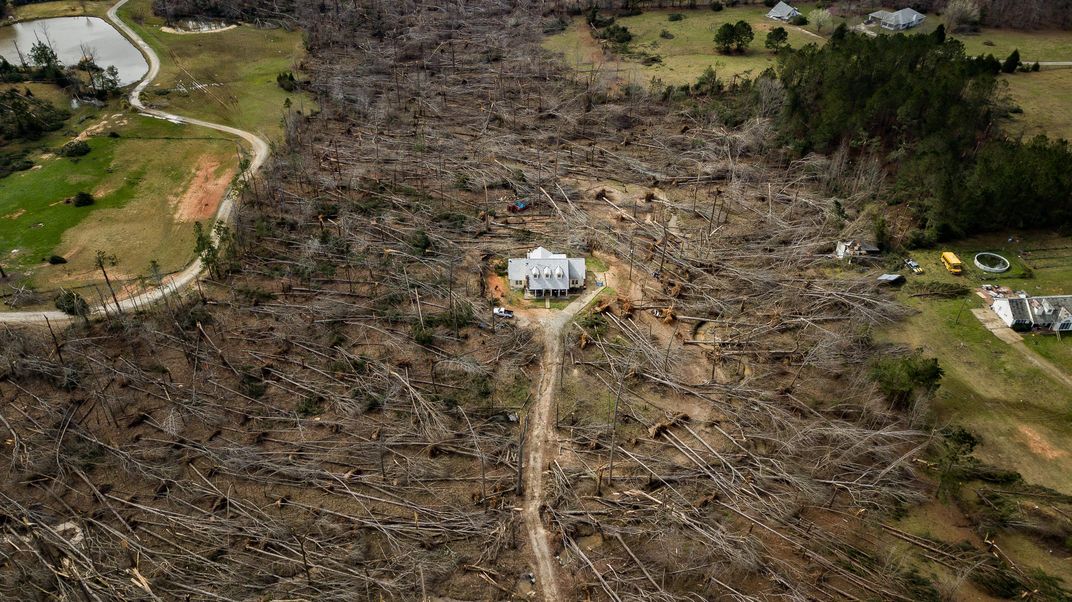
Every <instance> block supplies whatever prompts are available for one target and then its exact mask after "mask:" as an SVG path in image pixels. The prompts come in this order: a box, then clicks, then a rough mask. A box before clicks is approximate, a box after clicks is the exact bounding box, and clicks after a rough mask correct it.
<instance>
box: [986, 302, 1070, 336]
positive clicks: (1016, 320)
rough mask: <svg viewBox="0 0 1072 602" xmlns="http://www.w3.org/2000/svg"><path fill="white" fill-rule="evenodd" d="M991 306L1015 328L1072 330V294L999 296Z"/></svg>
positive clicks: (1008, 324)
mask: <svg viewBox="0 0 1072 602" xmlns="http://www.w3.org/2000/svg"><path fill="white" fill-rule="evenodd" d="M990 308H991V309H993V310H994V313H995V314H997V315H998V317H999V318H1001V321H1002V322H1004V323H1005V325H1006V326H1010V327H1012V328H1013V329H1015V330H1030V329H1031V328H1038V329H1040V330H1050V331H1053V332H1072V295H1054V296H1048V297H1007V298H998V299H994V303H993V304H992V305H991V306H990Z"/></svg>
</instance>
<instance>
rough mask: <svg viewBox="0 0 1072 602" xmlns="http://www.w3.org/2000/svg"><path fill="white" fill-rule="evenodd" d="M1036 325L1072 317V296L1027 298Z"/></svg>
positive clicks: (1045, 324) (1053, 322) (1047, 324)
mask: <svg viewBox="0 0 1072 602" xmlns="http://www.w3.org/2000/svg"><path fill="white" fill-rule="evenodd" d="M1026 304H1027V305H1028V306H1029V307H1030V308H1031V315H1032V316H1033V317H1034V321H1035V324H1036V325H1039V326H1049V325H1050V324H1056V323H1057V322H1063V321H1064V320H1067V319H1069V318H1072V296H1069V295H1064V296H1052V297H1031V298H1030V299H1027V300H1026Z"/></svg>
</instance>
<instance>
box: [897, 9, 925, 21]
mask: <svg viewBox="0 0 1072 602" xmlns="http://www.w3.org/2000/svg"><path fill="white" fill-rule="evenodd" d="M922 19H923V13H921V12H919V11H918V10H916V9H914V8H902V9H901V10H899V11H897V12H895V13H893V20H894V22H895V23H898V24H904V23H914V22H916V21H920V20H922Z"/></svg>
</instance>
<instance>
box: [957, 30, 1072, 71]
mask: <svg viewBox="0 0 1072 602" xmlns="http://www.w3.org/2000/svg"><path fill="white" fill-rule="evenodd" d="M955 37H956V38H957V39H958V40H960V41H961V42H963V43H964V50H965V51H966V52H967V53H968V54H993V55H994V56H995V57H997V58H999V59H1002V60H1004V59H1005V57H1007V56H1009V55H1010V54H1012V51H1013V50H1019V51H1020V58H1022V59H1023V61H1024V62H1025V63H1026V62H1034V61H1055V62H1057V61H1072V31H1047V30H1040V31H1022V30H1016V29H990V28H984V29H982V30H981V31H980V32H979V33H972V34H957V35H956V36H955Z"/></svg>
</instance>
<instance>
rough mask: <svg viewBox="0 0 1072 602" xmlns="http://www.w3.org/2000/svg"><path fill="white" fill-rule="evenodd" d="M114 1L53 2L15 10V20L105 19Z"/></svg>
mask: <svg viewBox="0 0 1072 602" xmlns="http://www.w3.org/2000/svg"><path fill="white" fill-rule="evenodd" d="M112 4H115V2H114V0H53V1H52V2H38V3H36V4H24V5H23V6H19V7H17V8H15V19H16V20H18V21H29V20H31V19H46V18H50V17H80V16H83V15H85V16H89V17H104V14H105V13H107V12H108V9H109V8H111V6H112Z"/></svg>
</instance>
